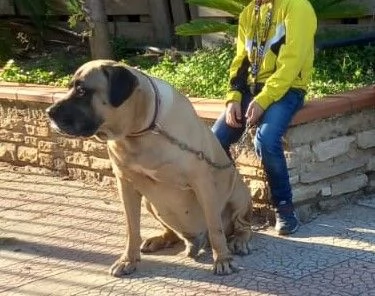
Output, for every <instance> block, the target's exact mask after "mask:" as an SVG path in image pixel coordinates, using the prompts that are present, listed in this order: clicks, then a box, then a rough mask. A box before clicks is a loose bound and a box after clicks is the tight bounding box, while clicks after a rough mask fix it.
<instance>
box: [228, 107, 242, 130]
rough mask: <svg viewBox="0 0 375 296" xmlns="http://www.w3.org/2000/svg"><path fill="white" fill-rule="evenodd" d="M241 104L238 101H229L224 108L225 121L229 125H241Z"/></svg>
mask: <svg viewBox="0 0 375 296" xmlns="http://www.w3.org/2000/svg"><path fill="white" fill-rule="evenodd" d="M241 119H242V115H241V104H240V103H239V102H229V103H228V105H227V108H226V110H225V122H226V123H227V124H228V125H229V126H231V127H237V128H238V127H241V126H242V124H241Z"/></svg>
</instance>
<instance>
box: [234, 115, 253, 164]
mask: <svg viewBox="0 0 375 296" xmlns="http://www.w3.org/2000/svg"><path fill="white" fill-rule="evenodd" d="M251 129H252V126H251V125H250V123H249V122H246V127H245V130H244V132H243V133H242V135H241V137H240V139H239V140H238V141H237V143H236V144H234V145H232V146H231V147H230V153H231V155H232V158H233V159H234V160H235V161H236V160H237V158H238V157H239V156H240V155H241V153H242V152H243V151H245V153H249V145H248V143H249V142H252V141H251V140H250V141H249V140H248V138H249V137H250V138H251V137H252V134H251ZM252 147H253V146H252Z"/></svg>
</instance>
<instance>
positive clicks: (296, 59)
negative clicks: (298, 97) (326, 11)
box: [255, 1, 317, 110]
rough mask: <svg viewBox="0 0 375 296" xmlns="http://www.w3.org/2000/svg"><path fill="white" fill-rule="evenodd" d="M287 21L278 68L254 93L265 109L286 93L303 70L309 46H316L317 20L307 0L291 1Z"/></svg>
mask: <svg viewBox="0 0 375 296" xmlns="http://www.w3.org/2000/svg"><path fill="white" fill-rule="evenodd" d="M284 25H285V31H286V36H285V37H286V39H285V44H284V45H282V46H281V48H280V52H279V55H278V58H277V61H276V71H275V72H274V73H273V74H272V75H271V76H270V77H269V78H268V79H267V80H266V82H265V85H264V87H263V89H262V91H261V92H260V93H259V94H258V95H257V96H256V97H255V101H256V102H257V103H258V104H259V105H260V106H261V107H262V108H263V109H264V110H265V109H267V108H268V107H269V105H271V104H272V103H273V102H275V101H278V100H279V99H281V98H282V97H283V96H284V95H285V93H286V92H287V91H288V89H289V88H290V87H291V85H292V83H293V81H294V80H295V79H296V77H297V75H298V74H299V73H300V71H301V70H302V67H303V65H304V63H305V61H306V58H307V57H308V54H309V53H310V49H311V48H313V47H314V36H315V31H316V27H317V23H316V16H315V12H314V10H313V8H312V7H311V5H310V3H309V2H308V1H290V4H289V6H288V8H287V11H286V15H285V20H284Z"/></svg>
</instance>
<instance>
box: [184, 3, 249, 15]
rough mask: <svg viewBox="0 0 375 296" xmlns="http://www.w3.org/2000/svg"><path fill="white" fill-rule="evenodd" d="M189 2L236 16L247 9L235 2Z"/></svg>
mask: <svg viewBox="0 0 375 296" xmlns="http://www.w3.org/2000/svg"><path fill="white" fill-rule="evenodd" d="M187 2H188V3H189V4H194V5H199V6H205V7H208V8H214V9H219V10H222V11H225V12H228V13H230V14H232V15H234V16H238V15H239V14H240V13H241V11H242V10H243V9H244V7H245V6H244V5H243V4H242V3H240V2H239V1H235V0H187Z"/></svg>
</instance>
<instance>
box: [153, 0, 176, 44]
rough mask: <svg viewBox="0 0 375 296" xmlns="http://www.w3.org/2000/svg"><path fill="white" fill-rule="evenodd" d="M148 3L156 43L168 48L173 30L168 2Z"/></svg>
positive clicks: (166, 0)
mask: <svg viewBox="0 0 375 296" xmlns="http://www.w3.org/2000/svg"><path fill="white" fill-rule="evenodd" d="M148 3H149V5H150V12H151V19H152V23H153V25H154V30H155V38H156V40H157V43H158V44H159V45H160V46H170V45H171V43H172V38H171V37H172V32H173V29H172V24H171V16H170V13H169V3H168V0H149V1H148Z"/></svg>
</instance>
